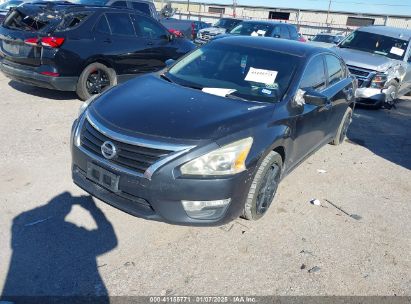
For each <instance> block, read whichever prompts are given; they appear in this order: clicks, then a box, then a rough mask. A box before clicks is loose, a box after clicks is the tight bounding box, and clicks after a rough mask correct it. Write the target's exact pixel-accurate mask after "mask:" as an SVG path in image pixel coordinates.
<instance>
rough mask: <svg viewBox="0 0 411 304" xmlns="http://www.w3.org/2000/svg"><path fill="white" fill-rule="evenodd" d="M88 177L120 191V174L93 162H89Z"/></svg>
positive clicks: (101, 184)
mask: <svg viewBox="0 0 411 304" xmlns="http://www.w3.org/2000/svg"><path fill="white" fill-rule="evenodd" d="M87 178H88V179H89V180H91V181H93V182H95V183H96V184H98V185H100V186H102V187H104V188H106V189H108V190H110V191H112V192H119V189H118V184H119V181H120V176H118V175H116V174H114V173H111V172H110V171H108V170H106V169H104V168H102V167H100V166H97V165H95V164H93V163H91V162H88V163H87Z"/></svg>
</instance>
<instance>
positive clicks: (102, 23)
mask: <svg viewBox="0 0 411 304" xmlns="http://www.w3.org/2000/svg"><path fill="white" fill-rule="evenodd" d="M96 30H97V31H99V32H100V33H105V34H110V27H109V26H108V22H107V19H106V15H102V16H101V17H100V20H99V21H98V22H97V25H96Z"/></svg>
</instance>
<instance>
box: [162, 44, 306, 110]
mask: <svg viewBox="0 0 411 304" xmlns="http://www.w3.org/2000/svg"><path fill="white" fill-rule="evenodd" d="M298 63H299V59H298V57H296V56H293V55H290V54H285V53H278V52H275V51H271V50H267V49H257V48H250V47H243V46H237V45H236V46H233V45H229V44H224V43H209V44H207V45H206V46H204V47H202V48H201V49H197V50H195V51H194V52H192V53H190V54H189V55H188V56H187V57H185V58H183V59H182V60H180V61H179V62H177V63H176V64H175V65H174V66H173V67H172V68H171V69H170V70H169V72H168V73H167V74H166V75H167V76H168V78H169V79H170V80H171V81H173V82H176V83H178V84H180V85H182V86H187V87H192V88H195V89H199V90H203V91H210V90H209V89H210V88H211V89H218V88H219V89H224V90H220V91H224V92H227V94H226V95H228V97H239V98H243V99H246V100H250V101H259V102H270V103H273V102H277V101H280V100H281V99H282V98H283V96H284V94H285V92H286V91H287V89H288V87H289V85H290V82H291V80H292V78H293V75H294V72H295V70H296V68H297V65H298ZM223 96H224V95H223Z"/></svg>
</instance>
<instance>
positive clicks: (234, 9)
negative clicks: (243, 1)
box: [233, 0, 237, 18]
mask: <svg viewBox="0 0 411 304" xmlns="http://www.w3.org/2000/svg"><path fill="white" fill-rule="evenodd" d="M236 8H237V0H233V17H234V18H236V17H237V13H236Z"/></svg>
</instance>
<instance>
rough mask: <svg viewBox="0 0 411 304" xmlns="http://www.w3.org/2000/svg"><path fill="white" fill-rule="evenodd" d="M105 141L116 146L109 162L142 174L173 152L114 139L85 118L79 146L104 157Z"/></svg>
mask: <svg viewBox="0 0 411 304" xmlns="http://www.w3.org/2000/svg"><path fill="white" fill-rule="evenodd" d="M105 141H111V142H112V143H113V144H114V145H115V146H116V148H117V156H116V157H115V158H113V159H111V160H110V162H113V163H115V164H117V165H120V166H122V167H126V168H128V169H131V170H133V171H136V172H138V173H142V174H144V172H145V171H146V170H147V169H148V168H149V167H150V166H151V165H153V164H154V163H156V162H157V161H159V160H160V159H163V158H165V157H167V156H168V155H169V154H171V153H172V152H173V151H170V150H162V149H154V148H147V147H143V146H139V145H131V144H128V143H124V142H120V141H118V140H114V139H112V138H109V137H107V136H106V135H104V134H102V133H101V132H99V131H98V130H97V129H95V128H94V127H93V126H92V125H91V124H90V122H89V121H88V120H87V119H86V120H85V121H84V124H83V127H82V130H81V135H80V142H81V146H82V147H83V148H84V149H86V150H87V151H89V152H91V153H93V154H94V155H97V156H99V157H104V156H103V154H102V153H101V145H102V144H103V143H104V142H105Z"/></svg>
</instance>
